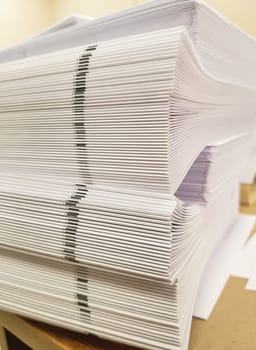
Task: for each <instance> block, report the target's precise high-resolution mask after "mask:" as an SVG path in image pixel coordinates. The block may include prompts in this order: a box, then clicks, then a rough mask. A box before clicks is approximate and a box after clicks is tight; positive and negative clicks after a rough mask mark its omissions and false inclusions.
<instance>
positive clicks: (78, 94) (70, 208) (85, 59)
mask: <svg viewBox="0 0 256 350" xmlns="http://www.w3.org/2000/svg"><path fill="white" fill-rule="evenodd" d="M95 50H96V46H95V45H93V46H89V47H87V48H86V50H85V52H84V53H83V54H81V56H80V57H79V59H78V64H77V69H76V73H75V78H74V94H73V113H72V116H73V129H74V133H75V140H76V141H75V142H76V143H75V146H76V149H77V159H78V167H79V171H80V175H81V178H82V180H86V178H88V166H87V165H88V160H87V150H86V128H85V115H84V107H85V106H84V104H85V98H86V97H85V93H86V77H87V74H88V72H89V63H90V58H91V56H92V53H93V51H95ZM75 187H76V188H75V191H74V193H73V194H72V195H71V196H70V199H68V200H67V201H66V208H67V211H66V215H67V225H66V228H65V238H64V239H65V243H64V256H65V259H66V260H68V261H71V262H78V261H77V259H76V254H75V250H76V234H77V230H78V227H79V210H80V209H79V203H80V201H81V199H82V198H85V196H86V194H87V192H88V189H87V187H86V185H85V184H81V183H80V184H76V185H75ZM77 289H78V292H77V294H76V297H77V304H78V307H79V310H80V314H81V316H82V317H83V318H88V315H89V314H90V311H89V309H88V296H87V295H88V279H87V269H86V268H83V267H79V266H78V268H77Z"/></svg>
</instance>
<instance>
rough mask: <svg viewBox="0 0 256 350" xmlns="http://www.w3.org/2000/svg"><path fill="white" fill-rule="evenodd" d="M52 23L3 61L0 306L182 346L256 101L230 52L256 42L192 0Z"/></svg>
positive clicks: (232, 205) (150, 343)
mask: <svg viewBox="0 0 256 350" xmlns="http://www.w3.org/2000/svg"><path fill="white" fill-rule="evenodd" d="M205 23H207V24H208V25H212V26H213V27H214V28H215V27H216V36H213V35H211V34H210V33H209V32H208V31H206V30H203V28H204V26H205ZM64 27H65V26H64ZM117 28H119V29H118V30H117ZM219 28H226V29H227V30H226V32H225V36H223V37H221V36H220V33H219V31H218V30H219ZM46 33H48V34H46V35H47V36H48V35H49V37H48V39H49V40H48V39H47V37H45V38H44V36H38V37H37V38H35V40H33V42H27V43H26V45H25V46H24V48H25V50H26V53H25V56H32V57H28V58H26V59H20V60H14V61H10V62H6V63H2V64H1V65H0V126H1V128H0V148H1V155H0V193H1V196H0V244H1V247H0V263H1V266H2V267H3V268H2V269H1V271H0V307H1V308H4V309H6V310H9V311H13V312H16V313H20V314H22V315H26V316H29V317H33V318H35V319H39V320H43V321H46V322H49V323H52V324H56V325H59V326H63V327H67V328H70V329H73V330H77V331H80V332H87V333H88V332H89V333H93V334H95V335H98V336H101V337H103V338H107V339H112V340H117V341H121V342H124V343H127V344H132V345H136V346H139V347H142V348H148V349H175V350H177V349H186V348H187V344H188V339H189V331H190V324H191V318H192V313H193V309H194V305H195V301H196V295H197V292H198V287H199V284H200V279H201V276H202V274H203V272H204V268H205V266H206V263H207V261H208V259H209V257H210V255H211V254H212V253H213V251H214V248H215V247H216V246H217V244H218V243H219V242H220V241H221V240H222V239H223V237H225V235H226V233H227V232H228V230H229V229H230V227H231V226H232V224H234V223H235V222H236V218H237V212H238V178H239V174H240V171H241V169H242V166H243V163H244V162H245V161H246V156H245V154H246V153H247V152H248V150H249V149H250V140H251V138H250V137H251V136H250V134H251V133H252V131H253V129H254V128H255V112H256V102H255V101H256V99H255V96H256V94H255V92H256V91H255V82H256V77H254V76H253V73H251V74H248V71H249V69H251V67H252V61H253V60H252V57H251V56H250V58H248V57H247V55H246V56H245V57H246V61H245V62H244V64H242V63H241V57H240V56H239V55H238V53H239V50H241V55H242V57H244V53H245V49H246V50H247V53H248V52H250V54H251V55H255V53H256V45H255V43H254V42H253V41H252V40H251V39H249V38H248V37H247V36H245V35H244V34H243V33H241V32H240V31H239V30H238V29H237V28H235V27H233V26H232V25H231V24H229V23H228V22H226V21H225V20H223V19H222V18H220V17H219V16H218V15H217V14H215V13H214V12H212V11H211V10H210V9H208V7H206V6H204V5H202V4H198V3H196V2H194V1H189V0H188V1H178V0H177V1H168V2H167V1H158V2H153V3H148V4H146V5H143V6H141V7H138V8H135V9H131V10H127V11H124V12H121V13H119V14H115V15H113V16H109V17H106V18H103V19H99V20H93V21H89V22H88V23H85V24H84V23H82V24H78V25H75V26H74V27H69V26H68V28H66V29H65V28H64V29H63V28H62V27H61V28H60V29H58V28H57V30H50V31H48V32H46ZM207 33H208V35H207ZM131 34H136V35H131ZM230 37H232V38H236V37H237V41H236V45H235V46H233V45H232V41H231V40H230ZM199 39H200V40H199ZM216 40H217V42H216ZM46 42H47V46H46ZM78 43H79V44H83V45H82V46H78V47H76V44H78ZM224 44H225V45H224ZM71 46H72V47H73V48H70V47H71ZM65 47H68V49H65V50H60V49H63V48H65ZM238 47H239V49H238ZM57 49H58V51H55V50H57ZM51 51H52V52H51ZM44 52H47V53H46V54H43V55H35V54H38V53H44ZM5 55H8V51H6V52H3V53H2V54H0V61H2V62H3V61H5V59H4V57H7V56H5ZM33 55H35V56H34V57H33ZM208 56H210V57H208ZM254 57H255V56H254ZM227 59H228V60H231V63H230V64H229V65H228V67H227V63H226V60H227ZM237 72H238V73H237ZM241 157H243V161H240V158H241Z"/></svg>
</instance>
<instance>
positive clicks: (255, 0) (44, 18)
mask: <svg viewBox="0 0 256 350" xmlns="http://www.w3.org/2000/svg"><path fill="white" fill-rule="evenodd" d="M144 1H145V0H0V33H1V35H0V47H1V48H4V47H8V46H12V45H14V44H16V43H18V42H19V41H21V40H23V39H25V38H27V37H29V36H31V35H33V34H34V33H37V32H39V31H41V30H42V29H44V28H46V27H48V26H50V25H52V24H54V23H55V22H57V21H59V20H61V19H62V18H63V17H65V16H67V15H68V14H70V13H71V12H77V13H80V14H83V15H87V16H93V17H99V16H104V15H107V14H110V13H113V12H115V11H118V10H121V9H124V8H127V7H130V6H134V5H136V4H139V3H142V2H144ZM206 2H207V3H209V4H210V5H212V6H213V7H214V8H215V9H217V10H218V11H220V12H221V13H222V14H223V15H225V16H226V17H228V18H230V19H231V20H232V21H233V22H235V23H236V24H237V25H239V26H240V27H241V28H243V29H244V30H245V31H247V32H248V33H250V34H252V35H254V36H256V0H206Z"/></svg>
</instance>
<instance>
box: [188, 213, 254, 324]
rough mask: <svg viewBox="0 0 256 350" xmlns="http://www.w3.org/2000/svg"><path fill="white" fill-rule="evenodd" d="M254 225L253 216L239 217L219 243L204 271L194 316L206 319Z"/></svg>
mask: <svg viewBox="0 0 256 350" xmlns="http://www.w3.org/2000/svg"><path fill="white" fill-rule="evenodd" d="M254 224H255V216H253V215H240V216H239V219H238V221H237V222H236V224H235V225H234V227H233V228H232V229H231V231H230V233H229V234H228V235H227V236H226V237H225V239H224V240H223V241H221V242H220V244H219V245H218V247H217V249H216V250H215V252H214V253H213V256H212V257H211V258H210V260H209V262H208V264H207V267H206V269H205V272H204V275H203V278H202V281H201V284H200V288H199V293H198V296H197V300H196V304H195V309H194V316H195V317H198V318H202V319H208V318H209V316H210V314H211V312H212V310H213V308H214V306H215V304H216V302H217V300H218V298H219V296H220V294H221V292H222V290H223V288H224V287H225V284H226V282H227V281H228V278H229V276H230V273H231V270H232V268H233V266H234V264H235V262H236V259H237V254H238V252H239V251H240V250H241V248H242V246H243V244H244V242H245V241H246V239H247V237H248V236H249V234H250V232H251V230H252V229H253V226H254Z"/></svg>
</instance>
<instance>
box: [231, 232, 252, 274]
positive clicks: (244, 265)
mask: <svg viewBox="0 0 256 350" xmlns="http://www.w3.org/2000/svg"><path fill="white" fill-rule="evenodd" d="M255 265H256V236H253V237H252V238H251V239H250V240H249V241H248V242H247V243H246V244H245V245H244V247H243V248H242V249H241V251H240V252H239V254H238V257H237V263H236V264H235V265H234V267H233V269H232V272H231V273H232V275H233V276H237V277H242V278H249V277H250V275H251V272H252V269H253V267H254V266H255Z"/></svg>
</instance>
